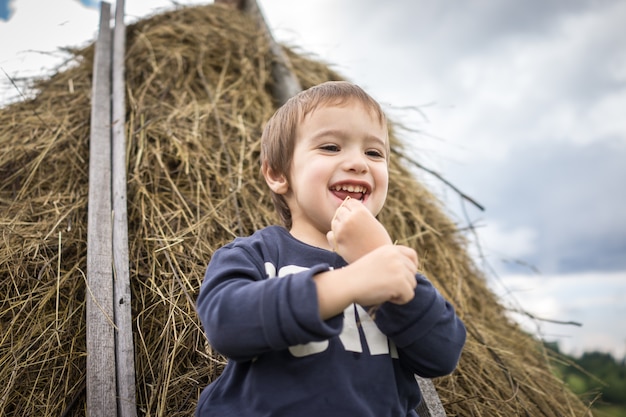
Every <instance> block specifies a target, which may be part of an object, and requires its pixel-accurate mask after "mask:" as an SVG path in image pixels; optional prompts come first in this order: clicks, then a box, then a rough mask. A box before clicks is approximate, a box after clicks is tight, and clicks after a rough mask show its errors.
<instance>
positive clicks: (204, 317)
mask: <svg viewBox="0 0 626 417" xmlns="http://www.w3.org/2000/svg"><path fill="white" fill-rule="evenodd" d="M328 269H329V265H327V264H320V265H316V266H314V267H312V268H310V269H306V270H302V271H299V272H296V273H293V274H290V275H287V276H284V277H280V278H267V273H266V271H265V265H264V264H263V261H262V260H261V259H260V257H258V256H256V257H255V255H254V254H251V253H249V252H248V251H247V250H245V249H244V248H242V247H237V246H234V247H224V248H221V249H219V250H218V251H216V252H215V253H214V255H213V258H212V259H211V262H210V263H209V266H208V267H207V270H206V274H205V277H204V281H203V283H202V286H201V288H200V294H199V296H198V299H197V311H198V315H199V317H200V320H201V322H202V325H203V327H204V330H205V332H206V336H207V338H208V340H209V343H210V344H211V346H212V347H213V348H215V349H216V350H217V351H218V352H220V353H221V354H223V355H225V356H227V357H229V358H231V359H234V360H249V359H252V358H253V357H255V356H258V355H260V354H262V353H264V352H268V351H271V350H281V349H286V348H288V347H289V346H293V345H298V344H304V343H308V342H312V341H321V340H325V339H328V338H330V337H332V336H334V335H337V334H339V333H340V332H341V329H342V326H343V318H342V316H336V317H333V318H331V319H330V320H326V321H324V320H322V319H321V318H320V314H319V307H318V300H317V289H316V286H315V283H314V282H313V276H314V275H315V274H317V273H319V272H322V271H327V270H328Z"/></svg>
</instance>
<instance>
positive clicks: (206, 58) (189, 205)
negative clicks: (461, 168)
mask: <svg viewBox="0 0 626 417" xmlns="http://www.w3.org/2000/svg"><path fill="white" fill-rule="evenodd" d="M127 32H128V41H127V59H126V79H127V106H128V108H127V124H126V131H127V137H128V139H129V142H128V143H129V144H128V161H127V167H128V178H129V183H128V193H129V194H128V216H129V240H130V242H129V244H130V259H131V265H130V268H131V271H130V274H131V281H132V282H131V287H132V296H133V303H132V311H133V319H134V327H135V328H134V339H135V351H136V375H137V399H138V407H139V411H140V414H141V415H150V416H154V415H162V416H179V415H180V416H183V415H184V416H189V415H192V413H193V410H194V407H195V403H196V400H197V398H198V395H199V393H200V391H201V390H202V388H204V387H205V386H206V385H207V384H208V383H209V382H210V381H211V380H212V379H214V378H215V377H216V376H217V375H219V373H220V372H221V370H222V368H223V365H224V358H222V357H220V356H219V355H217V354H216V353H214V352H212V351H211V348H210V346H208V345H207V343H206V340H205V338H204V336H203V333H202V329H201V328H200V326H199V322H198V319H197V317H196V314H195V310H194V300H195V297H196V295H197V293H198V289H199V287H200V283H201V281H202V277H203V274H204V269H205V267H206V264H207V263H208V261H209V259H210V257H211V254H212V253H213V251H214V250H215V249H216V248H218V247H219V246H221V245H222V244H224V243H225V242H227V241H230V240H232V239H233V238H234V237H235V236H238V235H247V234H249V233H251V232H252V231H253V230H255V229H258V228H261V227H263V226H265V225H267V224H270V223H274V222H276V218H275V214H274V211H273V208H272V206H271V202H270V199H269V196H268V193H267V191H266V188H265V186H264V184H263V183H262V181H260V176H259V168H258V155H259V145H258V139H259V137H260V132H261V129H262V125H263V122H264V121H265V120H266V119H267V118H268V117H269V116H270V115H271V113H272V112H273V111H274V106H273V100H272V97H271V96H270V94H269V91H270V88H269V84H270V83H271V80H270V79H269V74H270V72H269V67H270V64H271V55H270V54H269V51H268V46H267V45H266V44H265V43H264V42H263V37H262V36H259V34H258V33H256V29H255V26H254V24H253V23H252V22H250V21H248V20H247V19H246V18H244V17H243V16H240V15H239V14H238V13H237V12H235V11H230V10H228V9H226V8H222V7H219V6H205V7H198V8H185V9H181V10H179V11H174V12H168V13H164V14H161V15H157V16H154V17H152V18H149V19H146V20H143V21H140V22H138V23H136V24H135V25H133V26H131V27H129V28H128V31H127ZM288 53H289V56H290V57H291V59H292V60H293V65H294V67H295V70H296V72H297V75H298V78H299V79H300V81H301V83H302V85H303V87H305V88H306V87H308V86H311V85H313V84H317V83H319V82H322V81H326V80H329V79H340V78H341V77H340V76H339V75H338V74H336V73H335V72H334V71H332V70H331V69H329V67H328V66H327V65H326V64H324V63H320V62H317V61H315V60H313V59H310V58H307V57H306V56H303V55H300V54H296V53H295V52H293V51H291V50H290V51H288ZM73 60H74V61H75V63H74V65H71V66H69V67H67V68H65V69H63V70H62V71H59V72H57V73H56V74H55V75H53V76H52V77H51V78H50V79H45V80H40V81H38V83H37V86H36V88H37V91H38V93H37V95H36V96H35V98H34V99H32V100H29V101H26V102H22V103H17V104H12V105H10V106H7V107H5V108H3V109H0V147H1V148H2V153H0V233H1V238H2V242H1V243H0V381H3V384H1V385H0V415H6V416H33V415H37V416H59V415H84V414H85V393H84V387H85V355H86V351H85V267H86V225H87V216H86V214H87V195H88V189H87V186H88V184H87V178H88V175H87V173H88V170H87V166H88V138H89V120H90V118H89V113H90V109H89V106H90V97H89V96H90V92H91V70H92V60H93V47H88V48H86V49H83V50H77V51H73ZM392 137H393V144H392V146H393V152H394V153H393V157H392V164H391V174H390V178H391V184H390V189H389V199H388V202H387V206H386V209H385V210H384V212H383V213H382V214H381V220H382V221H383V222H384V223H385V224H386V225H387V227H388V228H389V230H390V231H391V233H392V235H393V237H394V238H396V239H398V240H399V241H400V242H401V243H403V244H407V245H410V246H413V247H415V248H416V249H417V250H418V252H419V253H420V254H421V257H422V262H423V268H424V270H425V272H426V273H427V274H428V275H429V276H430V277H431V279H432V280H433V281H434V283H435V285H436V286H437V287H438V288H440V290H441V291H442V292H443V293H444V294H445V296H446V297H448V298H449V299H450V300H452V302H453V303H454V304H455V306H456V308H457V310H458V312H459V314H460V315H461V316H462V317H463V319H464V321H465V323H466V324H467V327H468V331H469V337H468V342H467V345H466V349H465V351H464V353H463V356H462V359H461V363H460V366H459V368H458V370H457V371H456V372H455V373H454V374H453V375H451V376H449V377H445V378H440V379H438V380H437V381H436V385H437V387H438V391H439V393H440V396H441V398H442V401H443V403H444V405H445V406H446V409H447V411H448V414H449V415H454V416H457V415H458V416H489V417H491V416H516V415H521V416H540V415H541V416H586V415H590V413H589V412H588V410H587V406H586V405H584V404H583V403H582V402H581V401H580V400H579V399H578V398H576V397H575V396H574V395H573V394H572V393H571V392H570V391H569V390H567V389H566V388H565V387H564V386H563V385H562V383H561V382H559V381H558V380H557V379H556V378H555V377H554V376H553V375H552V373H551V372H550V369H549V366H548V362H547V358H546V353H545V352H544V351H543V350H542V348H541V344H540V343H538V341H537V340H535V339H533V338H532V337H530V336H528V335H527V334H525V333H523V332H522V331H521V330H520V329H519V328H518V327H517V326H516V325H515V324H513V323H511V322H510V321H509V320H508V319H507V318H506V316H505V311H504V308H503V307H502V306H501V305H500V304H499V303H498V300H497V299H496V298H495V296H494V295H493V294H492V293H491V292H490V291H489V289H488V288H487V286H486V284H485V281H484V278H483V275H482V274H481V272H480V271H479V270H477V269H476V267H475V266H474V264H473V263H472V261H471V259H470V258H469V256H468V254H467V251H466V244H465V242H464V239H463V237H462V235H461V233H460V232H459V231H458V230H457V228H456V227H455V225H454V224H453V223H452V222H451V221H450V220H449V219H448V217H447V216H446V215H445V213H444V210H443V208H442V207H441V206H440V203H439V202H438V201H437V199H436V198H435V197H434V196H433V195H432V194H431V193H430V192H429V191H428V190H427V189H426V188H425V187H424V186H422V185H421V184H420V183H419V181H417V179H416V178H415V175H413V174H412V171H413V170H412V167H411V163H410V162H409V161H408V160H406V159H405V158H404V155H405V154H404V151H403V148H402V145H401V142H400V140H399V139H398V138H397V137H396V136H395V135H392Z"/></svg>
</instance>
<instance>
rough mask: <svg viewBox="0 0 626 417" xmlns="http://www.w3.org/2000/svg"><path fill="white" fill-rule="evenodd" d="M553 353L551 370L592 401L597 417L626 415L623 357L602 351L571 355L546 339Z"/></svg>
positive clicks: (625, 359) (625, 374) (625, 363)
mask: <svg viewBox="0 0 626 417" xmlns="http://www.w3.org/2000/svg"><path fill="white" fill-rule="evenodd" d="M545 345H546V348H548V350H550V351H553V352H555V353H556V355H554V358H555V359H554V360H553V363H552V365H553V367H554V368H553V370H554V373H555V374H556V375H557V376H559V377H560V378H561V379H562V380H563V381H564V382H565V383H566V384H567V386H568V387H569V388H570V389H571V390H572V392H574V393H576V394H578V395H580V396H581V397H582V398H583V399H584V400H585V401H587V402H591V403H593V412H594V415H596V416H597V417H626V358H623V359H622V360H621V361H618V360H617V359H615V358H614V357H613V356H612V355H610V354H608V353H602V352H585V353H583V355H582V356H580V357H578V358H575V357H572V356H568V355H565V354H563V353H562V352H560V350H559V346H558V344H554V343H546V344H545Z"/></svg>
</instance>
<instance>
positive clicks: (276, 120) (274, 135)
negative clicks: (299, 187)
mask: <svg viewBox="0 0 626 417" xmlns="http://www.w3.org/2000/svg"><path fill="white" fill-rule="evenodd" d="M349 100H357V101H358V102H360V103H361V104H363V105H364V106H365V107H366V108H368V109H370V110H371V111H373V112H374V114H375V115H376V116H377V118H378V120H379V121H380V123H381V125H383V126H386V124H387V118H386V117H385V114H384V112H383V110H382V108H381V106H380V104H379V103H378V102H377V101H376V100H374V99H373V98H372V97H371V96H370V95H369V94H367V93H366V92H365V91H364V90H363V89H362V88H361V87H359V86H357V85H355V84H352V83H349V82H347V81H328V82H325V83H322V84H319V85H316V86H314V87H311V88H309V89H307V90H304V91H301V92H300V93H298V94H296V95H295V96H293V97H291V98H290V99H289V100H287V102H286V103H285V104H283V105H282V106H281V107H280V108H279V109H278V110H276V112H275V113H274V115H273V116H272V117H271V118H270V119H269V120H268V121H267V124H266V125H265V128H264V129H263V134H262V135H261V166H264V165H267V167H268V168H269V169H271V170H272V171H273V172H274V173H275V174H279V175H284V176H285V177H286V178H289V170H290V168H291V160H292V158H293V152H294V148H295V139H296V131H297V128H298V125H299V124H300V122H301V121H302V120H303V119H304V118H305V117H306V116H307V115H308V114H310V113H311V112H312V111H314V110H315V109H317V108H318V107H320V106H323V105H332V106H341V105H343V104H345V103H347V102H348V101H349ZM271 193H272V201H273V202H274V206H275V207H276V211H277V212H278V215H279V216H280V218H281V220H282V222H283V224H284V225H285V227H287V228H291V212H290V211H289V206H288V205H287V202H286V201H285V199H284V197H283V196H282V195H280V194H276V193H274V192H273V191H271Z"/></svg>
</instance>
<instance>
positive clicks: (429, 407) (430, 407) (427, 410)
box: [415, 376, 446, 417]
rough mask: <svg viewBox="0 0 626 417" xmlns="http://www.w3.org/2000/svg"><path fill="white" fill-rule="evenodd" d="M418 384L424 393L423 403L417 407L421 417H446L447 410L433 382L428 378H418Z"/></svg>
mask: <svg viewBox="0 0 626 417" xmlns="http://www.w3.org/2000/svg"><path fill="white" fill-rule="evenodd" d="M415 378H416V379H417V383H418V384H419V386H420V391H422V402H421V404H420V405H419V407H417V413H418V414H419V416H420V417H446V410H444V408H443V404H441V399H440V398H439V394H437V389H436V388H435V384H433V381H432V380H430V379H426V378H421V377H418V376H416V377H415Z"/></svg>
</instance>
